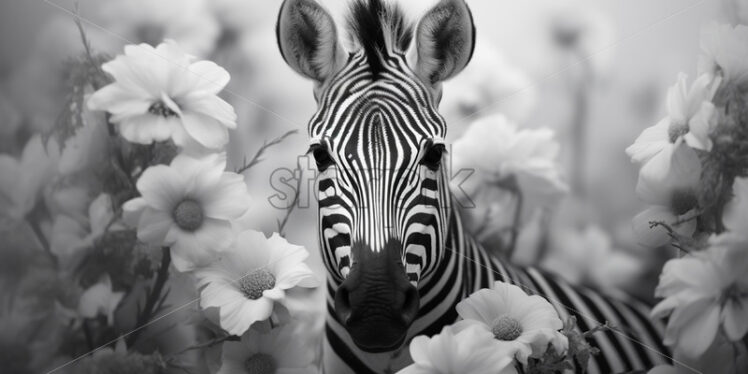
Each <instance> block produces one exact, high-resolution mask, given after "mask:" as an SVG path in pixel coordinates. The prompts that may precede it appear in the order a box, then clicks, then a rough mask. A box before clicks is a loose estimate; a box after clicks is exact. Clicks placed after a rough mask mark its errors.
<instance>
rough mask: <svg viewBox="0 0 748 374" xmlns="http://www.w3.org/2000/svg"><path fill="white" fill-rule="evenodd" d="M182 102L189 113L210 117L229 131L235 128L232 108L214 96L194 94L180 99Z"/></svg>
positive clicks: (234, 112)
mask: <svg viewBox="0 0 748 374" xmlns="http://www.w3.org/2000/svg"><path fill="white" fill-rule="evenodd" d="M182 102H183V103H184V104H183V105H184V107H185V108H186V109H187V110H188V111H190V112H193V113H198V114H202V115H205V116H207V117H210V118H212V119H214V120H216V121H218V122H220V123H221V125H223V126H226V127H228V128H230V129H235V128H236V111H234V107H232V106H231V104H229V103H227V102H226V101H225V100H223V99H221V98H220V97H218V96H216V95H203V94H200V93H194V94H191V95H188V96H185V97H184V98H182Z"/></svg>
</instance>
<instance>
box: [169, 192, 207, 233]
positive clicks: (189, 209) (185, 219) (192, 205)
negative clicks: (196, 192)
mask: <svg viewBox="0 0 748 374" xmlns="http://www.w3.org/2000/svg"><path fill="white" fill-rule="evenodd" d="M172 216H173V218H174V222H176V223H177V226H179V228H180V229H182V230H185V231H195V230H197V229H199V228H200V226H202V224H203V218H204V217H203V207H201V206H200V204H199V203H198V202H197V201H195V200H191V199H186V200H182V202H180V203H179V204H177V207H176V208H174V212H173V214H172Z"/></svg>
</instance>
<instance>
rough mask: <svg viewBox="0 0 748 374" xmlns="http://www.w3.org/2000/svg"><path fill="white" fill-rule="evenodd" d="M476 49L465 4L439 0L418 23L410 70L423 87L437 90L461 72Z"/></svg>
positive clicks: (471, 18) (458, 0)
mask: <svg viewBox="0 0 748 374" xmlns="http://www.w3.org/2000/svg"><path fill="white" fill-rule="evenodd" d="M474 47H475V26H474V25H473V16H472V14H470V9H469V8H468V6H467V4H466V3H465V0H440V1H439V2H438V3H437V4H436V5H435V6H434V7H433V8H431V10H429V11H428V12H427V13H426V14H425V15H424V16H423V18H422V19H421V21H420V22H418V26H417V27H416V34H415V48H414V49H413V50H411V51H412V52H413V53H415V55H414V56H409V57H410V59H409V62H410V63H411V66H412V67H413V70H414V71H415V73H416V74H417V75H418V77H419V78H421V80H422V81H423V82H424V83H427V84H429V85H432V86H437V85H438V84H439V83H440V82H442V81H445V80H447V79H449V78H451V77H453V76H455V75H456V74H457V73H459V72H460V71H462V69H464V68H465V66H466V65H467V64H468V62H469V61H470V58H471V57H472V55H473V48H474Z"/></svg>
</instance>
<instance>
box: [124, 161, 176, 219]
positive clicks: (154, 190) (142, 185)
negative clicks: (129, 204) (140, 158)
mask: <svg viewBox="0 0 748 374" xmlns="http://www.w3.org/2000/svg"><path fill="white" fill-rule="evenodd" d="M136 186H137V188H138V191H140V194H141V195H143V198H144V199H145V200H146V201H147V202H148V205H150V206H151V207H154V208H156V209H159V210H165V211H169V212H170V211H171V210H172V209H174V207H175V206H176V205H177V203H179V202H180V201H182V200H183V199H184V197H185V187H186V186H185V185H184V178H183V177H182V176H181V175H179V173H177V171H176V170H174V169H173V168H170V167H168V166H166V165H155V166H151V167H149V168H148V169H146V170H145V171H144V172H143V174H142V175H141V176H140V179H138V182H137V183H136Z"/></svg>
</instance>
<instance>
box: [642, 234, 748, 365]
mask: <svg viewBox="0 0 748 374" xmlns="http://www.w3.org/2000/svg"><path fill="white" fill-rule="evenodd" d="M746 248H748V239H746V238H745V237H744V236H742V233H741V234H734V233H724V234H720V235H717V236H713V237H711V238H710V240H709V248H708V249H707V250H706V251H704V252H698V253H695V254H693V255H689V256H686V257H683V258H678V259H673V260H670V261H668V262H667V263H666V264H665V267H664V268H663V271H662V275H661V277H660V284H659V285H658V286H657V289H656V292H655V295H656V296H657V297H662V298H664V300H662V301H661V302H660V303H659V304H657V306H655V308H654V309H653V310H652V316H654V317H657V318H663V317H667V316H669V318H668V325H667V329H666V331H665V340H664V342H665V344H667V345H669V346H674V348H675V350H676V351H677V352H680V353H682V354H684V355H686V356H687V357H691V358H695V357H699V356H700V355H702V354H703V353H704V352H705V351H706V350H707V348H709V346H710V345H711V344H712V342H713V341H714V339H715V336H716V335H717V333H718V331H719V330H721V331H722V332H723V333H724V334H725V335H726V337H727V338H728V339H729V340H731V341H738V340H740V339H742V338H743V336H745V334H746V332H747V331H748V256H746V252H745V251H746Z"/></svg>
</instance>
